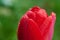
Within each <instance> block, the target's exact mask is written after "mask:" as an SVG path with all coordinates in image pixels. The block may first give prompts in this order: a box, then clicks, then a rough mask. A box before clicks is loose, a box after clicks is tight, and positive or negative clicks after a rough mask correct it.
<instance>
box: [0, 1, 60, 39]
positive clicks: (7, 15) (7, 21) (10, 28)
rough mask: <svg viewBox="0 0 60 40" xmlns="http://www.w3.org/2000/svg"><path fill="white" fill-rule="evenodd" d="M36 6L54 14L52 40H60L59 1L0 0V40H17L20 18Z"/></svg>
mask: <svg viewBox="0 0 60 40" xmlns="http://www.w3.org/2000/svg"><path fill="white" fill-rule="evenodd" d="M35 5H38V6H40V7H41V8H44V9H46V10H47V13H48V14H50V12H52V11H54V12H55V13H56V17H57V20H56V24H55V31H54V37H53V40H60V0H0V40H17V27H18V23H19V20H20V18H21V16H22V15H23V14H24V13H25V12H26V11H27V10H28V9H29V8H31V7H33V6H35Z"/></svg>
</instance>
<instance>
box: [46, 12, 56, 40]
mask: <svg viewBox="0 0 60 40" xmlns="http://www.w3.org/2000/svg"><path fill="white" fill-rule="evenodd" d="M51 16H52V23H51V25H50V29H49V32H48V36H47V37H48V40H52V38H53V33H54V24H55V20H56V14H55V13H54V12H52V13H51Z"/></svg>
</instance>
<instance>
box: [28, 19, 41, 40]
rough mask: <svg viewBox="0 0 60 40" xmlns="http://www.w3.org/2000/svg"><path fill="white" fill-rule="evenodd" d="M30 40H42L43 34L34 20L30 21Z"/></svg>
mask: <svg viewBox="0 0 60 40" xmlns="http://www.w3.org/2000/svg"><path fill="white" fill-rule="evenodd" d="M28 33H29V34H28V35H29V36H28V40H41V39H42V38H41V33H40V29H39V27H38V25H37V24H36V23H35V22H34V21H33V20H32V19H29V21H28Z"/></svg>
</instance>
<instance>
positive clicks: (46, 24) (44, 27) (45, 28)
mask: <svg viewBox="0 0 60 40" xmlns="http://www.w3.org/2000/svg"><path fill="white" fill-rule="evenodd" d="M51 22H52V16H49V17H48V18H46V20H45V21H44V23H43V24H42V25H41V27H40V30H41V34H42V35H43V36H44V35H46V34H47V32H48V30H49V28H50V25H51Z"/></svg>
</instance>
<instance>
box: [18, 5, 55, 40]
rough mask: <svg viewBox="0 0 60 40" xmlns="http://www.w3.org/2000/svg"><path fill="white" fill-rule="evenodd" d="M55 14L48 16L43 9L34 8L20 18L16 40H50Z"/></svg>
mask: <svg viewBox="0 0 60 40" xmlns="http://www.w3.org/2000/svg"><path fill="white" fill-rule="evenodd" d="M55 20H56V14H55V13H54V12H52V13H51V15H50V16H48V14H47V13H46V11H45V9H42V8H39V7H38V6H34V7H33V8H30V9H29V10H28V11H27V12H26V13H25V14H24V15H23V16H22V18H21V20H20V22H19V26H18V33H17V34H18V35H17V36H18V40H52V38H53V33H54V24H55Z"/></svg>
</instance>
